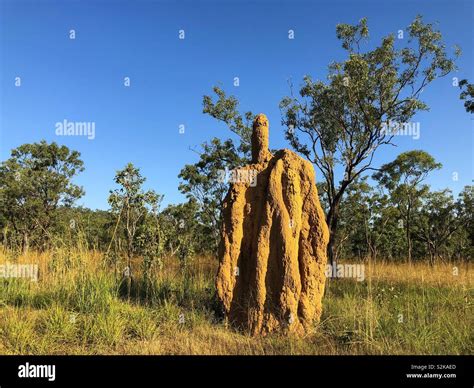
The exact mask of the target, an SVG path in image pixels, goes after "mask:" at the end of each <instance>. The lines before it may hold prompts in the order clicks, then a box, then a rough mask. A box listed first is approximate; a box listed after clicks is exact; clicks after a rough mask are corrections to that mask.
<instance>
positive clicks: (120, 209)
mask: <svg viewBox="0 0 474 388" xmlns="http://www.w3.org/2000/svg"><path fill="white" fill-rule="evenodd" d="M145 181H146V178H144V177H143V176H142V175H141V174H140V169H139V168H136V167H135V166H134V165H133V164H132V163H128V164H127V165H126V166H125V168H124V169H123V170H120V171H117V173H116V174H115V183H116V184H118V185H119V188H117V189H115V190H111V191H110V195H109V200H108V201H109V204H110V206H111V208H112V211H113V213H114V214H116V217H117V223H116V229H115V231H114V236H113V237H112V239H114V238H115V232H116V230H117V228H119V227H120V228H121V229H120V230H121V231H122V232H123V234H124V236H125V240H126V254H127V262H128V264H127V266H128V268H129V270H130V271H131V269H132V256H133V254H134V253H135V251H136V249H137V247H138V246H139V244H137V232H138V230H139V227H140V226H141V225H142V224H143V222H144V219H145V217H146V215H147V214H148V213H149V211H150V209H151V210H153V211H154V212H156V209H158V208H159V204H160V202H161V200H162V196H161V195H158V194H157V193H155V192H154V191H153V190H148V191H144V190H143V188H142V186H143V183H144V182H145Z"/></svg>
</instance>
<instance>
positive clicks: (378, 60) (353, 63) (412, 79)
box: [280, 16, 459, 262]
mask: <svg viewBox="0 0 474 388" xmlns="http://www.w3.org/2000/svg"><path fill="white" fill-rule="evenodd" d="M336 33H337V38H338V39H340V40H341V42H342V47H343V49H345V50H346V51H347V55H348V58H347V59H346V60H345V61H343V62H333V63H331V64H330V66H329V75H328V81H327V82H323V81H313V80H312V79H311V77H309V76H306V77H305V78H304V85H303V87H302V88H301V90H300V96H301V98H296V97H295V96H294V95H293V92H291V95H290V96H289V97H286V98H284V99H283V100H282V101H281V103H280V108H281V110H282V123H283V125H284V126H286V138H287V139H288V140H289V142H290V144H291V146H292V147H293V148H294V149H295V150H296V151H297V152H299V153H300V154H302V155H303V156H304V157H306V158H307V159H308V160H310V161H311V162H312V163H314V164H315V165H316V166H317V167H318V169H319V170H320V171H321V174H322V175H323V177H324V180H325V183H326V187H327V191H326V192H325V193H324V194H325V195H326V196H327V202H328V204H329V211H328V212H327V215H326V220H327V223H328V226H329V231H330V240H329V244H328V255H329V259H330V261H331V262H333V259H334V254H335V252H334V249H335V236H336V232H337V228H338V222H339V211H340V204H341V200H342V198H343V195H344V193H345V192H346V190H347V189H348V187H349V186H350V185H351V184H352V183H353V182H354V180H355V179H356V178H357V177H359V176H362V175H363V174H364V173H365V172H366V171H368V170H374V168H373V167H371V165H372V160H373V157H374V154H375V152H376V150H377V149H378V148H379V147H381V146H384V145H388V144H393V143H392V140H393V137H394V135H395V134H396V130H397V129H398V128H399V127H400V125H403V124H404V123H408V121H409V120H410V119H411V118H412V117H413V116H414V115H415V114H416V113H417V112H418V111H420V110H426V109H427V108H428V107H427V106H426V104H425V103H424V102H423V101H422V100H421V99H420V94H421V93H422V91H423V90H424V89H425V88H426V86H427V85H428V84H429V83H431V82H432V81H433V80H435V79H436V78H438V77H443V76H445V75H447V74H448V73H449V72H451V71H452V70H453V69H455V65H454V61H453V60H452V59H450V58H448V56H447V53H446V49H445V44H444V43H443V41H442V36H441V33H440V32H439V31H437V30H436V29H435V28H434V26H433V25H432V24H425V23H424V22H423V20H422V18H421V16H418V17H416V19H415V20H414V21H413V22H412V23H411V24H410V26H409V27H408V35H409V39H408V45H407V46H406V47H405V48H403V49H401V50H397V49H395V47H394V41H395V37H394V36H393V34H392V35H389V36H386V37H385V38H383V39H382V42H381V44H380V46H378V47H376V48H375V49H373V50H370V51H366V52H363V51H362V50H361V44H362V42H363V41H364V40H365V39H366V38H367V37H368V35H369V30H368V27H367V21H366V19H365V18H364V19H361V20H360V22H359V23H358V24H357V25H354V26H353V25H348V24H339V25H338V26H337V27H336ZM455 54H456V56H457V55H458V54H459V51H458V50H456V53H455ZM394 124H395V126H394ZM339 171H340V172H342V174H341V175H342V177H341V179H340V180H339V179H338V178H337V175H338V172H339Z"/></svg>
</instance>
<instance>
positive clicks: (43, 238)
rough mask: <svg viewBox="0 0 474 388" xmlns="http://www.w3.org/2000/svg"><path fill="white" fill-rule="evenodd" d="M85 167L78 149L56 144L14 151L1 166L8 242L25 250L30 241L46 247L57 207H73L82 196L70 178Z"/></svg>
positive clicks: (0, 192) (0, 189) (0, 201)
mask: <svg viewBox="0 0 474 388" xmlns="http://www.w3.org/2000/svg"><path fill="white" fill-rule="evenodd" d="M83 169H84V168H83V162H82V160H81V159H80V154H79V152H77V151H71V150H69V148H67V147H66V146H59V145H57V144H56V143H51V144H48V143H46V142H45V141H41V142H40V143H33V144H23V145H21V146H20V147H18V148H16V149H14V150H12V152H11V157H10V159H8V160H6V161H5V162H2V164H1V165H0V209H1V212H0V213H2V215H3V217H4V219H6V221H7V222H6V224H5V225H4V228H7V231H5V230H4V236H5V235H6V236H7V237H6V239H7V241H5V243H10V244H11V245H19V244H21V246H22V248H23V250H27V249H28V247H29V245H30V244H31V243H33V244H34V245H35V246H36V247H38V248H41V249H44V248H46V247H47V245H48V243H49V242H50V239H51V235H50V231H51V227H52V226H53V225H54V224H55V223H56V222H57V217H58V208H59V207H60V206H64V207H69V206H71V205H72V204H73V203H74V201H75V200H76V199H78V198H80V197H81V196H82V195H83V190H82V188H80V187H79V186H77V185H75V184H73V183H72V181H71V180H72V178H73V177H74V176H75V175H76V174H77V173H79V172H81V171H83ZM5 232H6V233H5ZM4 238H5V237H4ZM10 239H11V240H10ZM8 240H10V241H8Z"/></svg>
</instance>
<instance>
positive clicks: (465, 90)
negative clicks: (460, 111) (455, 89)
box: [459, 79, 474, 113]
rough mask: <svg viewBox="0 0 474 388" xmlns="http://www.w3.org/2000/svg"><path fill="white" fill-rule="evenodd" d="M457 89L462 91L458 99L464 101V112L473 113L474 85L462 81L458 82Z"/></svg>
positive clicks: (464, 80) (465, 80)
mask: <svg viewBox="0 0 474 388" xmlns="http://www.w3.org/2000/svg"><path fill="white" fill-rule="evenodd" d="M459 88H460V89H461V90H462V92H461V94H460V95H459V98H460V99H461V100H465V101H464V108H466V112H469V113H474V85H473V84H470V83H469V82H467V79H463V80H461V81H460V82H459Z"/></svg>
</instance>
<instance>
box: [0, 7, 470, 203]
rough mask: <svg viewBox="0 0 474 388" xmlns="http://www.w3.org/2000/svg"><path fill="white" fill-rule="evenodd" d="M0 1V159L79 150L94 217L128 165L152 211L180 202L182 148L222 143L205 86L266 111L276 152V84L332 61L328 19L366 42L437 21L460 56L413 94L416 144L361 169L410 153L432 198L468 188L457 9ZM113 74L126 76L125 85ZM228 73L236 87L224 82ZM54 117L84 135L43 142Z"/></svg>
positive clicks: (320, 74)
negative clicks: (417, 154) (358, 26)
mask: <svg viewBox="0 0 474 388" xmlns="http://www.w3.org/2000/svg"><path fill="white" fill-rule="evenodd" d="M0 5H1V6H0V34H1V35H0V58H1V60H0V66H1V68H0V69H1V71H0V76H1V85H0V92H1V94H0V96H1V100H0V108H1V112H0V115H1V116H0V136H1V137H0V159H1V160H5V159H7V158H8V157H9V154H10V150H11V149H12V148H15V147H17V146H19V145H21V144H23V143H30V142H36V141H40V140H41V139H46V140H47V141H50V142H51V141H56V142H58V143H60V144H65V145H67V146H68V147H70V148H72V149H75V150H78V151H80V152H81V154H82V159H83V160H84V163H85V171H84V172H83V173H81V174H80V175H79V176H78V177H77V178H76V179H75V182H76V183H77V184H80V185H82V186H83V187H84V188H85V190H86V195H85V196H84V197H83V198H82V199H81V200H80V201H79V204H83V205H85V206H88V207H91V208H102V209H106V208H108V205H107V196H108V192H109V190H110V189H111V188H112V187H113V177H114V174H115V171H116V170H118V169H121V168H122V167H123V166H124V165H125V164H126V163H127V162H129V161H130V162H133V163H134V164H135V165H136V166H138V167H140V169H141V171H142V173H143V175H144V176H146V177H147V183H146V186H147V188H153V189H155V190H156V191H157V192H159V193H161V194H164V195H165V203H176V202H181V201H183V200H184V197H183V196H182V195H181V194H180V193H179V190H178V184H179V179H178V174H179V171H180V170H181V168H182V167H183V166H184V165H185V164H187V163H193V162H195V161H196V160H197V158H198V155H197V154H196V153H195V152H193V151H191V150H190V147H191V148H194V147H198V146H199V145H200V144H201V143H202V142H204V141H206V140H209V139H210V138H212V137H214V136H218V137H221V138H227V137H232V136H231V134H230V132H229V131H228V130H227V129H226V128H225V126H223V125H221V124H219V123H217V122H216V121H215V120H214V119H212V118H210V117H208V116H206V115H204V114H203V113H202V96H203V95H204V94H209V93H211V88H212V86H213V85H216V84H220V85H221V86H222V87H223V88H224V89H225V91H226V92H227V93H228V94H234V95H235V96H237V97H238V99H239V100H240V102H241V109H242V111H247V110H251V111H253V112H255V113H258V112H264V113H266V114H267V116H268V118H269V120H270V146H271V148H275V149H276V148H285V147H286V148H288V147H289V146H288V144H287V143H286V141H285V140H284V136H283V128H282V126H281V124H280V120H281V116H280V111H279V109H278V103H279V101H280V100H281V98H282V97H284V96H285V95H287V94H288V92H289V89H288V79H290V78H291V79H292V80H293V83H294V85H295V86H296V87H297V86H298V85H300V84H301V81H302V78H303V76H304V75H305V74H310V75H312V76H313V78H315V79H316V78H319V79H325V77H326V75H327V65H328V64H329V63H330V62H331V61H333V60H341V59H343V58H344V57H343V55H344V50H342V48H341V47H340V43H339V41H338V40H337V39H336V35H335V27H336V24H337V23H356V22H357V21H358V20H359V19H360V18H362V17H364V16H367V17H368V22H369V29H370V41H369V45H375V44H377V43H378V42H379V41H380V38H381V37H382V36H385V35H387V34H389V33H396V32H397V31H398V30H400V29H404V28H406V27H407V26H408V25H409V23H410V22H411V21H412V20H413V19H414V17H415V16H416V15H417V14H422V15H423V16H424V19H425V21H427V22H436V21H437V22H439V29H440V30H441V32H442V33H443V36H444V39H445V41H446V43H447V44H448V46H449V47H452V46H453V45H454V44H458V45H459V46H460V47H461V48H462V50H463V55H462V57H461V58H460V59H459V61H458V62H457V63H458V66H459V71H458V72H457V73H453V74H452V75H451V76H448V77H445V78H442V79H440V80H436V81H435V82H434V83H433V84H431V85H429V87H428V88H426V90H425V91H424V93H423V99H424V101H426V102H427V104H428V105H429V106H430V111H429V112H423V113H420V114H418V115H417V116H415V117H414V118H413V120H412V121H419V122H420V127H421V136H420V139H419V140H413V139H411V138H409V137H398V138H397V139H396V143H397V145H398V147H390V146H389V147H385V148H382V149H380V150H378V151H377V154H376V157H375V158H374V166H375V167H377V166H380V165H381V164H382V163H385V162H388V161H391V160H393V159H394V158H395V157H396V156H397V154H398V153H400V152H403V151H407V150H410V149H424V150H426V151H428V152H429V153H431V154H432V155H433V156H434V157H435V158H436V159H437V161H439V162H441V163H442V164H443V169H442V170H440V171H437V172H435V173H433V174H432V176H431V177H430V178H429V183H430V184H431V185H432V186H433V187H434V188H435V189H441V188H445V187H449V188H451V189H452V190H453V191H454V192H455V193H457V192H459V191H460V190H461V189H462V187H463V186H464V185H466V184H470V183H471V182H472V167H473V161H472V149H473V142H472V124H473V121H472V118H471V117H470V115H469V114H467V113H466V112H465V110H464V107H463V104H462V101H460V100H459V89H458V88H456V87H453V86H452V77H459V79H462V78H468V79H470V80H471V81H472V80H473V78H474V76H473V74H472V69H473V55H472V46H473V42H472V39H473V36H474V34H473V21H474V20H473V5H472V2H471V1H453V0H449V1H416V2H414V1H402V0H397V1H387V2H382V1H337V0H334V1H330V2H303V1H289V0H288V1H263V0H262V1H252V2H250V1H247V2H237V1H222V2H217V1H216V2H214V1H202V0H196V1H192V2H191V1H190V2H171V1H127V2H123V1H122V2H120V1H113V2H112V1H80V2H79V1H61V2H59V1H41V0H40V1H23V0H15V1H13V0H0ZM71 29H73V30H75V33H76V38H75V39H74V40H72V39H69V31H70V30H71ZM289 29H292V30H294V32H295V39H293V40H289V39H288V30H289ZM179 30H184V31H185V39H184V40H180V39H179V36H178V31H179ZM396 44H397V46H398V47H401V46H402V45H403V44H404V41H403V40H399V41H397V43H396ZM15 77H20V78H21V86H20V87H17V86H15ZM124 77H130V82H131V85H130V87H125V86H124ZM234 77H239V80H240V86H238V87H235V86H234V85H233V80H234ZM64 119H66V120H69V121H88V122H95V125H96V129H95V138H94V139H93V140H89V139H87V137H74V136H69V137H68V136H62V137H59V136H57V135H56V134H55V123H56V122H58V121H63V120H64ZM181 124H183V125H185V133H184V134H180V133H179V125H181ZM453 172H456V173H457V174H458V177H459V178H458V180H457V181H454V180H453V179H452V177H453ZM318 176H319V174H317V177H318Z"/></svg>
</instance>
